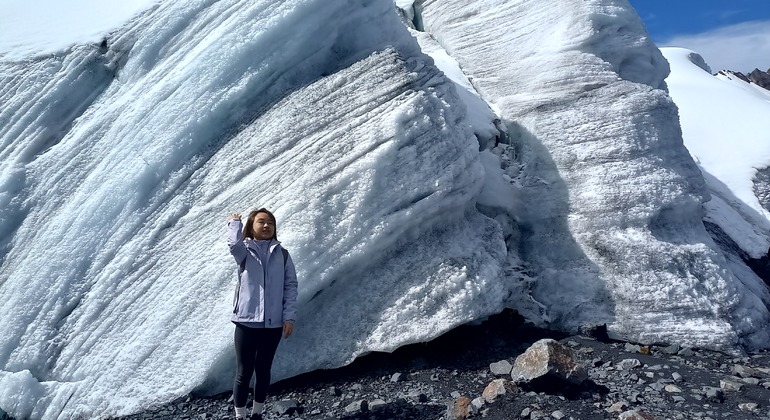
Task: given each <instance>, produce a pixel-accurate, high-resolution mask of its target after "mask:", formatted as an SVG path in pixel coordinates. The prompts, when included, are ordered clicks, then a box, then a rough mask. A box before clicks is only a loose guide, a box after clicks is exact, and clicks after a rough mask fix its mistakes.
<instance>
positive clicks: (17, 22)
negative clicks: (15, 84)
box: [0, 0, 158, 59]
mask: <svg viewBox="0 0 770 420" xmlns="http://www.w3.org/2000/svg"><path fill="white" fill-rule="evenodd" d="M156 3H158V0H128V1H120V2H113V3H110V2H104V1H99V0H74V1H72V0H71V1H67V2H56V1H50V0H49V1H40V0H37V1H35V2H32V4H30V2H28V1H23V0H5V1H4V2H3V13H2V14H0V31H2V34H3V36H2V37H0V57H3V58H5V59H23V58H26V57H28V56H30V55H42V54H53V53H57V52H59V51H60V50H63V49H66V48H69V47H70V46H73V45H76V44H87V43H97V44H98V43H100V42H101V41H102V39H103V38H104V37H105V36H106V35H107V34H108V33H109V32H111V31H112V30H114V29H115V28H118V27H120V26H122V25H124V24H125V23H126V22H128V21H129V20H130V19H131V18H132V17H134V16H135V15H137V14H139V13H141V12H143V11H145V10H147V9H149V8H151V7H152V6H154V5H155V4H156Z"/></svg>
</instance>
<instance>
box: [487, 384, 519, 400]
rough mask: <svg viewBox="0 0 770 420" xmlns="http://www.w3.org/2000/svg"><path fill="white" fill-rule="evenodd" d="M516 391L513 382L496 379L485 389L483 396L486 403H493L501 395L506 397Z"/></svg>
mask: <svg viewBox="0 0 770 420" xmlns="http://www.w3.org/2000/svg"><path fill="white" fill-rule="evenodd" d="M516 390H517V389H516V385H515V384H514V383H513V382H510V381H508V380H505V379H495V380H494V381H492V382H490V383H489V385H487V387H486V388H484V392H482V393H481V396H482V397H483V398H484V400H485V401H486V402H488V403H493V402H495V400H496V399H497V397H499V396H500V395H505V394H506V393H508V392H509V391H510V392H515V391H516Z"/></svg>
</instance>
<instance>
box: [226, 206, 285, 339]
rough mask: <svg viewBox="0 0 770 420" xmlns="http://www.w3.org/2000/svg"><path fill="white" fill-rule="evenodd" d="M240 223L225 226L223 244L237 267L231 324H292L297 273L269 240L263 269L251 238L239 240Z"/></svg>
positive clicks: (267, 326)
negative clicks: (227, 247)
mask: <svg viewBox="0 0 770 420" xmlns="http://www.w3.org/2000/svg"><path fill="white" fill-rule="evenodd" d="M242 228H243V224H242V223H241V221H240V220H237V219H235V220H230V221H229V222H228V223H227V245H228V246H229V247H230V253H231V254H232V255H233V257H234V258H235V262H237V263H238V265H239V267H244V270H243V271H242V272H241V271H240V269H239V270H238V271H239V273H240V275H239V276H238V286H237V289H236V292H235V305H234V308H233V316H232V318H231V319H232V321H233V322H264V323H265V327H266V328H277V327H281V326H282V325H283V323H284V321H285V322H294V321H295V320H296V319H297V318H296V313H297V273H296V271H295V269H294V263H293V262H292V261H291V256H289V253H288V252H287V253H286V254H285V255H286V256H287V257H288V258H287V260H286V261H285V262H284V253H283V252H282V251H281V244H280V243H279V242H278V241H277V240H274V239H273V240H272V241H271V242H270V246H269V248H268V255H267V264H266V267H265V266H263V265H262V261H260V259H259V258H258V257H257V253H256V245H255V244H254V241H253V240H252V239H251V238H246V239H243V237H242V233H241V232H242Z"/></svg>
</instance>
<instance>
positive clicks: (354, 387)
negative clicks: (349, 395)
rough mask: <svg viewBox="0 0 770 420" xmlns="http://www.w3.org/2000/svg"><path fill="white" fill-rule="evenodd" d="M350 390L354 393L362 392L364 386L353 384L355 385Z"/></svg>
mask: <svg viewBox="0 0 770 420" xmlns="http://www.w3.org/2000/svg"><path fill="white" fill-rule="evenodd" d="M350 389H351V390H352V391H360V390H362V389H364V386H363V385H361V384H353V385H351V386H350Z"/></svg>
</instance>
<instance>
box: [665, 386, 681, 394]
mask: <svg viewBox="0 0 770 420" xmlns="http://www.w3.org/2000/svg"><path fill="white" fill-rule="evenodd" d="M663 389H664V390H666V392H682V389H681V388H679V387H678V386H676V385H666V386H665V388H663Z"/></svg>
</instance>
